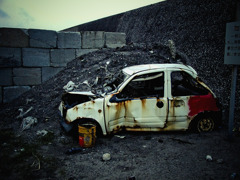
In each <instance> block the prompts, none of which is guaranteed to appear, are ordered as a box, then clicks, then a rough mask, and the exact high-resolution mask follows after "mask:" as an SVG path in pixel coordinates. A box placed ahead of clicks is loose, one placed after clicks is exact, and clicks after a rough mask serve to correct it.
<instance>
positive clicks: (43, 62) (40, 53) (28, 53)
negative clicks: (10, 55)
mask: <svg viewBox="0 0 240 180" xmlns="http://www.w3.org/2000/svg"><path fill="white" fill-rule="evenodd" d="M22 53H23V66H27V67H42V66H50V51H49V50H48V49H38V48H23V50H22Z"/></svg>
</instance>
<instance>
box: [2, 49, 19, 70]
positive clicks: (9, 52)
mask: <svg viewBox="0 0 240 180" xmlns="http://www.w3.org/2000/svg"><path fill="white" fill-rule="evenodd" d="M21 64H22V62H21V48H4V47H0V67H16V66H21Z"/></svg>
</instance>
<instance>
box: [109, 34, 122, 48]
mask: <svg viewBox="0 0 240 180" xmlns="http://www.w3.org/2000/svg"><path fill="white" fill-rule="evenodd" d="M125 45H126V34H125V33H118V32H105V47H107V48H117V47H123V46H125Z"/></svg>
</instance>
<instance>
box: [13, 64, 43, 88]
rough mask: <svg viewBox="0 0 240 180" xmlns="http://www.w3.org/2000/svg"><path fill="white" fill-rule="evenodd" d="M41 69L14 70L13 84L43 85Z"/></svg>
mask: <svg viewBox="0 0 240 180" xmlns="http://www.w3.org/2000/svg"><path fill="white" fill-rule="evenodd" d="M41 75H42V73H41V68H14V69H13V83H14V85H18V86H22V85H24V86H25V85H29V86H33V85H38V84H41Z"/></svg>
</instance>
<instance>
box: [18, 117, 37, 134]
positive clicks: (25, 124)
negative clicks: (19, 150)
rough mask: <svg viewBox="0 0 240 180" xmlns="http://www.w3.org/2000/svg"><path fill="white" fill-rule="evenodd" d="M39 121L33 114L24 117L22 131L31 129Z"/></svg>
mask: <svg viewBox="0 0 240 180" xmlns="http://www.w3.org/2000/svg"><path fill="white" fill-rule="evenodd" d="M37 122H38V120H37V118H34V117H32V116H28V117H26V118H24V119H23V121H22V124H21V128H22V131H24V130H26V129H30V128H31V127H32V126H33V125H34V124H37Z"/></svg>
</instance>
